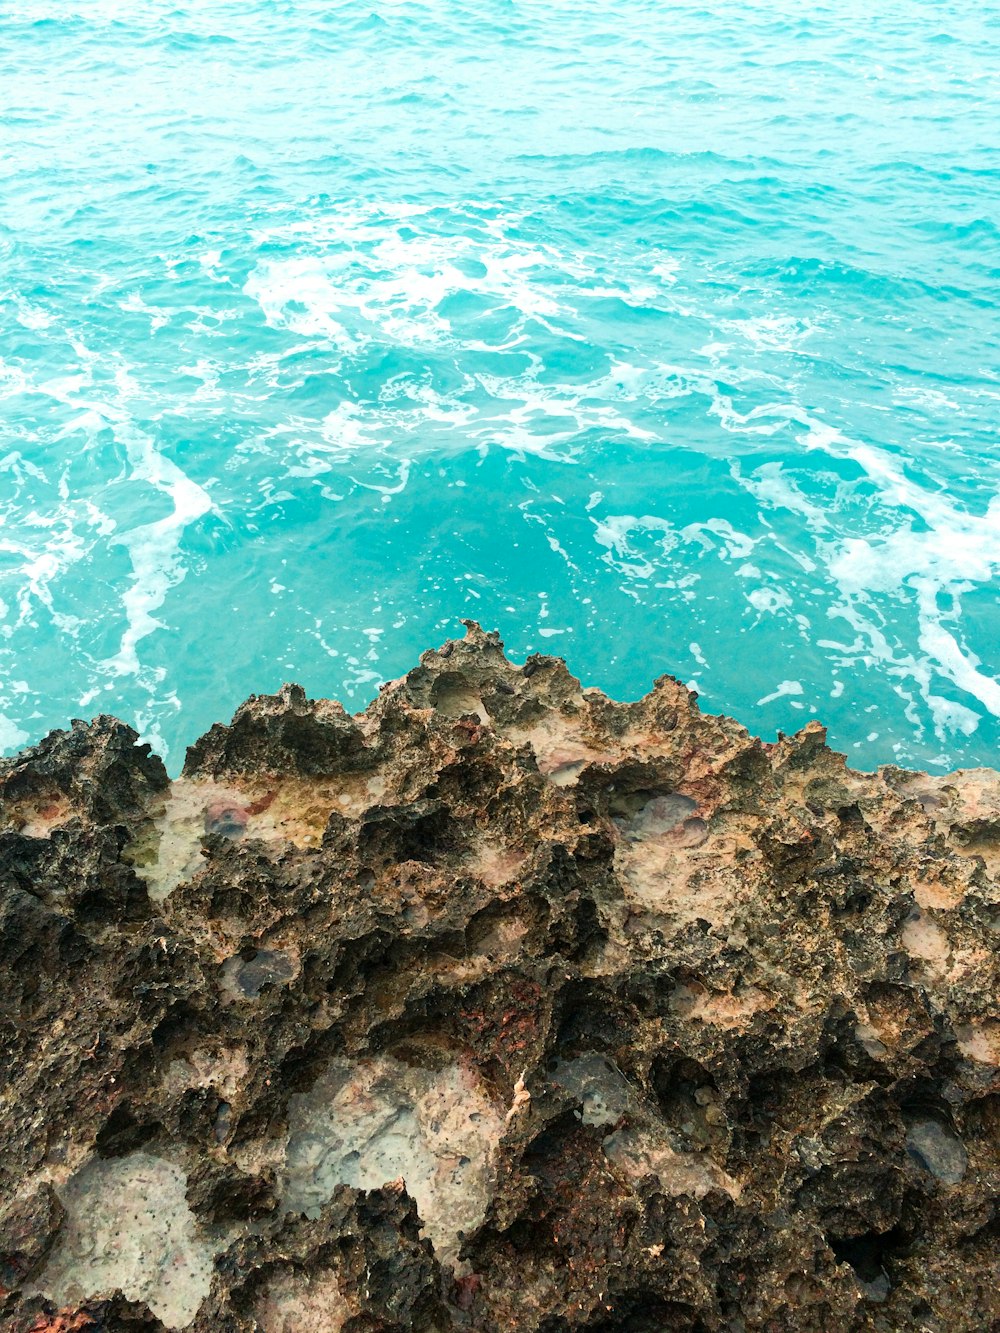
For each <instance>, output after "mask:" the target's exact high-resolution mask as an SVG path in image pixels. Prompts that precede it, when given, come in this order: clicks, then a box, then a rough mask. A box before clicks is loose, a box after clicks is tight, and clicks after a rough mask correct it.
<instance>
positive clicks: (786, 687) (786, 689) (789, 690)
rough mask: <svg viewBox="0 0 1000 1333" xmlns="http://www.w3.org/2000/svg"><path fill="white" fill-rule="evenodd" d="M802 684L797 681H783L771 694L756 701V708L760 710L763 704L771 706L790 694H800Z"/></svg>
mask: <svg viewBox="0 0 1000 1333" xmlns="http://www.w3.org/2000/svg"><path fill="white" fill-rule="evenodd" d="M802 692H803V690H802V682H801V681H799V680H783V681H781V682H780V683H779V684H778V686H777V688H776V689H775V690H774V691H773V693H771V694H765V695H764V697H763V699H758V700H757V707H758V708H762V707H763V706H764V704H773V703H774V701H775V699H784V698H786V697H787V696H788V695H791V694H802Z"/></svg>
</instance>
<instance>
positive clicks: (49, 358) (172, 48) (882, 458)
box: [0, 0, 1000, 772]
mask: <svg viewBox="0 0 1000 1333" xmlns="http://www.w3.org/2000/svg"><path fill="white" fill-rule="evenodd" d="M998 145H1000V5H998V4H997V3H995V2H994V0H985V3H982V2H980V3H975V4H973V3H971V0H961V2H959V3H954V4H948V3H936V4H930V3H919V2H918V3H913V0H909V2H908V3H905V4H904V3H901V2H899V0H887V2H886V3H883V4H880V5H877V6H871V5H862V4H860V3H857V2H856V0H836V2H834V3H822V4H820V3H816V4H807V3H795V2H794V0H776V2H775V3H767V4H764V3H757V2H756V0H733V2H732V3H727V4H725V5H713V6H706V5H704V4H692V3H678V4H666V3H662V2H660V3H654V2H653V0H620V2H619V3H616V4H614V5H611V4H608V3H606V0H580V2H579V3H576V4H572V5H570V4H567V3H562V2H560V0H557V2H555V3H553V2H552V0H549V2H548V3H541V2H540V0H476V2H475V3H464V2H461V0H455V2H454V3H450V2H447V0H429V2H428V3H417V2H411V0H395V2H391V0H375V3H345V2H344V0H240V2H239V3H235V0H198V2H197V3H193V2H191V0H187V2H182V3H177V2H176V0H146V3H144V4H142V5H139V4H136V3H134V0H128V2H126V0H8V2H7V3H6V4H4V5H3V7H2V9H0V429H2V435H0V750H2V752H4V753H10V752H12V751H13V750H16V749H17V748H18V747H20V746H23V745H25V744H28V743H30V742H33V741H35V740H37V739H38V738H39V737H40V736H42V735H43V734H44V733H45V732H46V731H48V730H49V729H50V728H53V727H58V726H65V725H66V724H67V723H68V721H69V719H70V718H73V717H84V718H89V717H91V716H93V715H95V714H97V713H100V712H111V713H115V714H117V715H118V716H120V717H122V718H123V719H125V720H127V721H129V722H131V723H133V724H134V725H135V726H136V727H137V728H138V729H139V731H140V733H141V734H142V735H143V737H144V738H145V739H147V740H149V741H150V742H151V743H152V744H153V746H154V747H155V748H156V749H157V750H158V751H159V752H160V753H161V754H162V755H164V757H165V759H166V761H167V764H168V767H169V768H170V770H171V771H172V772H176V771H177V770H178V769H179V767H180V764H181V763H182V761H183V756H184V747H185V745H186V744H188V743H190V742H191V741H193V740H194V739H195V738H196V737H197V736H198V735H199V734H200V733H201V732H202V731H204V730H205V729H206V728H207V727H208V726H209V725H210V724H211V723H212V722H213V721H217V720H222V719H227V718H228V717H229V715H230V714H231V712H232V710H233V709H234V708H235V706H236V705H237V704H238V703H239V702H240V701H241V700H242V699H243V698H244V697H245V696H247V695H248V694H250V693H251V692H265V691H271V690H274V689H275V688H277V687H278V686H279V685H280V683H281V682H282V681H284V680H296V681H298V682H300V683H301V684H302V685H303V686H305V688H306V689H307V690H308V691H309V692H310V693H311V694H313V695H324V696H332V697H335V698H339V699H340V700H341V701H342V702H343V703H344V704H345V705H346V706H347V707H348V708H350V709H352V710H356V709H360V708H362V707H363V706H364V705H365V704H366V703H367V701H368V700H369V699H370V698H371V697H372V696H373V695H374V694H375V693H376V692H377V688H378V685H379V683H380V682H382V681H384V680H387V679H390V678H392V677H394V676H397V675H399V674H400V673H402V672H403V671H405V670H407V669H408V668H409V667H410V666H412V665H414V664H415V663H416V660H417V656H418V654H419V653H420V652H421V651H422V650H423V649H425V648H428V647H431V646H435V645H437V644H439V643H440V642H441V641H443V640H444V639H445V638H448V637H453V636H455V635H456V634H461V633H462V629H461V625H460V620H461V618H463V617H471V618H475V619H477V620H479V621H480V622H481V623H483V624H484V625H485V626H486V627H488V628H496V629H499V630H500V632H501V635H502V637H503V638H504V641H505V643H506V645H507V648H508V651H509V652H510V653H511V655H512V656H513V657H514V658H515V659H517V660H521V659H523V657H524V656H525V655H526V654H528V653H530V652H546V653H557V654H559V655H562V656H565V657H566V659H567V660H568V662H569V665H570V668H571V670H573V671H574V672H575V674H577V675H579V676H580V677H581V679H582V680H583V682H584V683H585V684H587V685H597V686H600V687H601V688H602V689H604V690H606V691H608V692H609V693H611V694H613V695H615V696H616V697H618V698H624V699H629V698H636V697H638V696H639V695H641V694H642V693H644V692H645V691H646V690H647V689H648V688H649V686H650V684H651V683H652V680H653V679H654V678H655V677H656V676H658V675H660V674H662V673H664V672H669V673H671V674H673V675H676V676H678V677H679V678H680V679H682V680H684V681H685V682H687V683H688V684H690V685H691V686H692V688H694V689H696V690H697V691H698V692H699V695H700V697H701V702H702V705H703V707H704V708H705V709H707V710H708V711H711V712H727V713H730V714H732V715H734V716H735V717H737V718H738V719H740V721H742V722H743V723H745V724H746V725H747V726H748V727H750V728H751V729H752V730H754V731H755V732H757V733H759V734H761V735H763V736H764V737H765V738H767V739H773V738H774V737H775V735H776V733H777V731H778V730H779V729H780V730H784V731H786V732H789V731H794V730H797V729H798V728H799V727H801V726H802V725H804V724H805V723H806V722H807V721H809V720H810V719H812V718H817V719H819V720H821V721H823V722H825V723H826V724H827V725H828V726H829V729H830V740H831V743H832V744H834V745H835V746H836V747H837V748H839V749H842V750H843V751H845V752H846V753H847V755H848V758H849V762H850V763H851V764H852V765H854V766H856V767H861V768H871V767H874V766H876V765H878V764H881V763H899V764H905V765H915V766H920V767H927V768H930V769H933V770H941V769H947V768H951V767H955V766H969V765H977V764H991V765H996V764H998V762H1000V683H998V680H997V672H998V668H1000V607H998V597H997V591H998V590H997V575H998V572H1000V455H998V450H997V422H998V409H1000V336H998V335H1000V315H998V302H997V297H998V289H1000V225H998V219H1000V207H998V205H1000V175H998V171H1000V147H998Z"/></svg>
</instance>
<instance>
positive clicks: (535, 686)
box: [0, 624, 1000, 1333]
mask: <svg viewBox="0 0 1000 1333" xmlns="http://www.w3.org/2000/svg"><path fill="white" fill-rule="evenodd" d="M998 869H1000V777H998V775H997V774H996V773H994V772H992V771H986V770H976V771H968V772H960V773H953V774H950V775H948V776H946V777H928V776H927V775H925V774H922V773H912V772H905V771H903V770H900V769H896V768H885V769H882V770H881V771H879V772H878V773H875V774H863V773H856V772H852V771H851V770H850V769H849V768H847V767H846V766H845V763H844V760H843V758H842V756H840V755H837V754H834V753H833V752H831V751H830V750H829V749H828V748H827V746H826V744H825V737H824V732H823V729H822V728H821V727H819V726H817V725H816V724H810V725H809V726H807V727H806V728H805V729H804V730H803V731H801V732H800V733H799V734H798V735H796V736H793V737H790V738H782V739H780V740H779V741H778V742H777V743H776V744H765V743H763V742H761V741H760V740H757V739H755V738H754V737H752V736H750V735H749V734H748V733H747V732H746V730H745V729H744V728H743V727H741V726H739V725H738V724H737V723H735V722H733V721H731V720H730V719H728V718H724V717H711V716H707V715H706V714H704V713H702V712H701V711H700V710H699V708H698V706H697V702H696V697H695V696H694V695H693V694H692V693H691V692H690V691H688V690H687V689H686V688H685V687H684V686H683V685H681V684H679V683H678V682H677V681H675V680H673V679H671V678H670V677H663V678H662V679H661V680H659V681H657V683H656V685H655V686H654V688H653V690H652V691H651V693H650V694H649V695H647V696H646V698H644V699H641V700H640V701H638V702H637V703H631V704H618V703H614V702H612V701H611V700H609V699H607V698H606V697H605V696H604V695H603V694H601V693H600V692H599V691H597V690H592V689H581V687H580V685H579V682H578V681H577V680H575V679H574V678H573V677H572V676H571V675H570V674H569V672H568V670H567V669H566V666H565V665H564V664H563V662H562V661H560V660H559V659H556V658H551V657H540V656H536V657H532V658H529V660H528V661H527V662H526V663H525V664H524V666H520V667H519V666H515V665H513V664H512V663H511V662H509V661H508V660H507V659H506V657H505V656H504V653H503V648H502V645H501V643H500V641H499V639H498V638H497V637H496V636H495V635H491V634H486V633H484V632H483V631H482V630H481V629H480V628H479V627H478V626H476V625H473V624H470V625H469V629H468V634H467V636H466V638H465V639H464V640H461V641H457V642H452V643H447V644H445V645H444V647H443V648H442V649H440V651H437V652H430V653H426V654H425V655H424V656H423V658H422V659H421V663H420V665H419V667H417V668H416V669H415V670H413V671H411V672H410V673H409V674H408V675H407V676H405V677H404V678H402V679H401V680H398V681H394V682H392V683H391V684H389V685H388V686H386V687H385V688H384V689H383V691H382V692H381V694H380V696H379V698H378V699H376V700H375V701H374V702H373V703H372V704H371V706H370V707H369V708H368V709H367V710H366V711H365V712H364V713H363V714H360V715H359V716H357V717H351V716H349V715H348V714H347V713H345V711H344V710H343V709H342V708H341V707H340V706H339V705H338V704H335V703H331V702H329V701H312V700H309V699H307V698H306V697H305V695H304V693H303V692H302V690H300V689H299V688H298V687H296V686H286V687H285V688H284V689H283V690H282V691H281V693H280V694H278V695H276V696H273V697H272V696H255V697H253V698H251V699H250V700H248V702H247V703H245V704H244V705H243V706H242V707H241V708H240V709H239V710H238V711H237V713H236V716H235V717H234V718H233V721H232V723H231V724H230V725H228V726H221V725H220V726H215V727H213V728H212V729H211V731H210V732H209V733H208V734H207V735H206V736H205V737H203V738H202V739H201V740H200V741H199V742H198V743H197V744H195V745H194V746H192V747H191V749H190V750H189V752H188V756H187V762H186V764H185V768H184V772H183V775H182V776H181V777H180V778H178V779H177V780H175V781H173V782H171V781H170V780H169V779H168V777H167V774H166V772H165V771H164V768H163V765H162V764H161V763H160V761H159V760H158V759H157V758H156V757H155V756H154V755H152V754H150V752H149V747H148V746H144V745H139V744H138V743H137V737H136V735H135V733H134V732H133V731H132V730H131V729H130V728H128V727H126V726H124V725H123V724H122V723H120V722H117V721H115V720H114V719H113V718H109V717H101V718H98V719H97V720H96V721H95V722H93V723H91V724H90V725H85V724H83V723H74V724H73V727H72V729H71V730H69V731H65V732H55V733H53V734H52V735H50V736H49V737H47V738H46V739H45V740H44V741H42V742H41V743H40V744H39V745H37V746H35V747H34V748H33V749H30V750H27V751H25V752H24V753H23V754H21V755H19V756H17V757H16V758H13V759H6V760H0V1052H2V1056H0V1071H2V1073H0V1078H2V1080H3V1102H2V1105H3V1114H2V1116H0V1327H2V1328H3V1329H5V1330H11V1333H27V1331H28V1330H35V1331H36V1333H40V1331H41V1330H53V1331H55V1330H67V1331H68V1330H77V1329H80V1330H83V1329H106V1330H108V1331H109V1333H119V1331H124V1330H130V1331H135V1333H138V1331H139V1330H162V1329H164V1328H168V1329H180V1328H188V1329H191V1330H193V1331H194V1333H202V1331H203V1330H204V1331H206V1333H207V1331H208V1330H213V1331H214V1330H224V1331H226V1333H249V1331H250V1330H255V1329H256V1330H264V1331H265V1333H293V1331H297V1330H303V1331H305V1330H309V1333H313V1331H314V1330H331V1331H333V1333H337V1331H338V1330H343V1331H344V1333H362V1331H364V1333H375V1331H376V1330H385V1331H386V1333H388V1331H389V1330H416V1331H417V1333H432V1331H436V1333H450V1331H451V1330H482V1331H483V1333H493V1331H494V1330H505V1329H519V1330H522V1329H523V1330H538V1333H569V1330H584V1329H586V1330H589V1331H590V1333H598V1331H600V1333H611V1331H612V1330H634V1331H635V1333H639V1331H640V1330H642V1331H645V1330H649V1331H650V1333H653V1331H654V1330H655V1331H656V1333H659V1331H660V1330H674V1329H676V1330H692V1333H693V1331H695V1330H702V1331H703V1333H708V1331H709V1330H727V1331H729V1333H741V1331H747V1333H749V1330H768V1331H771V1330H817V1333H819V1331H822V1333H835V1330H885V1331H886V1333H889V1331H890V1330H892V1331H893V1333H895V1331H896V1330H904V1329H913V1330H930V1331H932V1333H958V1331H960V1330H984V1329H991V1328H1000V1295H998V1289H997V1281H996V1258H995V1255H996V1247H997V1240H998V1236H1000V1211H998V1204H997V1197H998V1191H1000V1012H998V1008H997V1000H996V997H997V992H998V959H1000V949H998V944H1000V936H998V930H1000V888H998V881H997V874H998Z"/></svg>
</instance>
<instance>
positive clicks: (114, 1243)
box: [39, 1152, 216, 1328]
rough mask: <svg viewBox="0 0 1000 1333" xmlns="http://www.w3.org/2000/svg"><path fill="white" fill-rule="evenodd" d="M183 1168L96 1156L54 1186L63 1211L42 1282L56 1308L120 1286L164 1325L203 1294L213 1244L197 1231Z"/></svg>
mask: <svg viewBox="0 0 1000 1333" xmlns="http://www.w3.org/2000/svg"><path fill="white" fill-rule="evenodd" d="M186 1189H187V1177H186V1176H185V1174H184V1172H183V1171H182V1170H181V1169H180V1167H178V1166H175V1165H174V1164H173V1163H172V1162H167V1161H165V1160H164V1159H163V1158H160V1157H152V1156H150V1155H149V1154H148V1153H142V1152H137V1153H132V1154H131V1155H130V1156H128V1157H118V1158H114V1159H111V1160H107V1161H105V1160H103V1159H101V1158H95V1159H94V1160H93V1161H91V1162H88V1164H87V1165H86V1166H85V1167H83V1169H82V1170H80V1171H78V1172H77V1173H76V1175H74V1176H73V1177H72V1178H71V1179H70V1180H69V1181H68V1183H67V1184H66V1185H64V1186H63V1187H62V1188H61V1189H60V1190H59V1195H60V1198H61V1199H62V1202H63V1205H64V1206H65V1208H66V1220H65V1222H64V1223H63V1227H62V1230H61V1232H60V1233H59V1239H58V1241H57V1242H56V1248H55V1250H54V1251H53V1253H52V1256H51V1257H50V1259H49V1262H48V1265H47V1267H46V1269H45V1271H44V1273H43V1274H42V1277H41V1279H40V1282H39V1285H40V1288H41V1290H42V1291H43V1292H44V1293H45V1295H47V1296H49V1297H50V1298H51V1299H52V1300H54V1301H56V1302H57V1303H58V1304H60V1305H71V1304H75V1303H78V1302H80V1301H84V1300H87V1299H88V1298H89V1297H99V1296H110V1295H111V1294H112V1292H114V1291H115V1290H116V1289H117V1288H119V1287H120V1288H121V1289H122V1291H123V1292H124V1293H125V1295H126V1296H128V1297H129V1298H131V1299H132V1300H137V1301H145V1302H146V1303H147V1304H148V1306H149V1308H150V1309H151V1310H152V1312H153V1314H155V1315H157V1316H158V1317H159V1318H160V1319H162V1320H163V1322H164V1324H166V1326H167V1327H168V1328H184V1327H185V1326H186V1325H187V1324H189V1323H190V1322H191V1321H192V1320H193V1319H194V1317H195V1315H196V1314H197V1312H198V1307H199V1306H200V1305H201V1303H202V1301H203V1300H204V1299H205V1297H206V1296H207V1295H208V1291H209V1287H210V1285H211V1281H212V1265H213V1260H214V1257H215V1252H216V1246H215V1245H214V1244H213V1243H212V1242H211V1241H208V1240H206V1239H204V1238H203V1237H201V1236H200V1235H199V1233H198V1230H197V1227H196V1224H195V1218H194V1214H193V1213H192V1212H191V1210H190V1208H189V1207H188V1204H187V1199H186V1197H185V1191H186Z"/></svg>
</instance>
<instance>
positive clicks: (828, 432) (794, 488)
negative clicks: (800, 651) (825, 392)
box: [733, 404, 1000, 739]
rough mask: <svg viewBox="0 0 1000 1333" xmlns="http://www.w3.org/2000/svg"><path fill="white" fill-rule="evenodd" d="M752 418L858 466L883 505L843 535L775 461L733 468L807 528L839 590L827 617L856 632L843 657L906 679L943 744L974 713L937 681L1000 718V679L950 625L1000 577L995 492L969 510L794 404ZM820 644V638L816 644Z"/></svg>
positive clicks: (830, 512) (833, 514) (966, 730)
mask: <svg viewBox="0 0 1000 1333" xmlns="http://www.w3.org/2000/svg"><path fill="white" fill-rule="evenodd" d="M757 412H758V414H759V415H760V416H762V417H765V418H767V417H770V418H773V419H777V420H779V421H783V422H789V423H794V424H796V425H799V426H801V427H804V431H803V433H802V434H801V435H800V436H799V442H800V443H801V444H802V445H803V446H804V447H805V448H806V449H808V450H809V451H810V452H812V453H825V454H827V455H829V456H830V457H832V458H836V459H843V460H848V461H850V462H852V463H854V464H855V465H857V466H858V467H859V468H860V469H861V471H862V472H863V474H864V476H865V477H866V478H867V479H868V480H869V481H870V482H872V483H874V485H875V486H876V487H877V493H878V504H879V508H880V510H881V511H882V513H883V514H884V515H885V517H886V518H887V519H888V520H889V522H888V523H887V524H886V525H885V526H884V528H883V530H882V531H880V532H878V533H877V534H876V535H865V536H857V535H854V534H851V533H844V534H841V533H839V532H838V531H837V529H836V518H837V510H836V507H830V506H827V507H825V508H822V509H821V508H820V507H819V506H818V505H817V504H815V503H814V502H813V501H811V500H810V499H808V498H807V497H806V496H805V495H804V494H803V492H802V490H801V489H800V487H799V486H798V485H797V483H796V481H795V479H794V476H793V474H791V473H790V472H789V471H786V469H785V468H783V467H782V465H781V464H780V463H768V464H765V465H764V466H762V467H760V468H757V469H756V470H755V471H754V472H753V473H751V474H749V475H743V474H742V472H741V470H740V468H739V466H738V465H735V466H734V468H733V475H734V477H735V478H736V479H737V481H739V482H740V484H741V485H742V486H744V487H745V489H746V490H748V491H750V492H751V493H752V494H753V495H754V496H755V497H756V498H757V500H758V501H759V502H760V503H761V504H763V505H765V506H770V507H774V508H781V509H785V510H789V511H791V512H794V513H797V514H799V515H800V516H801V517H802V518H803V519H804V520H805V522H806V525H807V527H808V528H809V529H810V530H811V531H812V533H813V535H814V539H815V549H816V553H817V554H818V556H819V560H820V564H821V566H822V567H825V572H826V573H827V575H828V576H829V578H830V579H831V581H832V582H833V583H834V585H835V586H836V587H837V589H838V591H839V593H840V600H839V601H838V602H837V603H835V604H834V605H833V606H832V607H831V608H830V611H829V614H830V615H831V616H832V617H834V618H839V619H842V620H844V621H846V622H847V623H848V624H850V625H851V626H852V627H853V628H854V629H855V631H856V632H857V635H858V638H857V639H856V640H855V643H854V644H853V645H850V646H846V645H840V646H839V647H840V648H841V650H842V651H843V652H845V654H846V653H861V654H862V655H863V656H867V657H868V659H869V660H870V661H872V662H880V663H882V664H884V665H886V666H888V667H889V668H891V670H892V671H893V673H894V674H897V675H899V674H903V675H906V676H909V677H910V678H911V679H912V680H913V681H914V683H915V685H916V687H917V690H918V693H919V695H920V697H921V698H922V699H923V702H924V704H925V706H926V708H927V709H928V712H929V713H930V716H931V720H932V723H933V725H934V728H935V730H936V732H937V734H938V736H939V738H940V739H945V738H946V737H947V735H948V734H949V733H954V732H958V733H960V734H963V735H969V734H971V732H972V731H973V730H974V729H975V727H976V725H977V722H978V718H979V714H977V713H976V712H975V710H974V709H972V708H971V707H969V706H968V705H967V704H962V703H959V702H958V701H955V700H949V699H946V698H944V697H943V696H942V695H941V694H940V692H939V690H938V689H937V688H935V686H934V680H935V677H939V678H941V679H944V680H946V681H948V682H950V683H951V684H952V685H953V686H954V687H956V688H957V689H958V690H960V691H962V692H964V693H965V694H967V695H968V696H969V697H970V698H971V699H972V700H974V701H975V702H976V703H977V704H979V705H981V706H982V707H983V708H984V709H986V710H987V711H988V712H989V713H991V714H992V715H993V716H996V717H1000V682H998V680H997V679H996V677H995V676H993V675H991V674H989V673H987V672H986V671H983V670H981V667H982V662H981V659H980V657H979V656H978V655H977V653H976V652H975V650H974V649H973V648H972V647H971V646H970V645H969V644H968V643H966V642H964V641H963V640H962V638H961V637H960V636H959V634H958V633H957V632H955V630H953V628H952V627H951V625H957V624H958V623H960V618H961V598H962V596H963V594H965V593H967V592H969V591H971V590H972V589H973V588H976V587H991V586H992V585H993V584H994V582H995V580H996V578H997V576H998V574H1000V494H997V495H994V496H993V497H992V498H991V500H990V501H989V503H988V504H987V505H986V506H985V508H984V509H983V510H982V511H981V512H978V513H977V512H973V511H972V510H970V509H968V508H967V507H964V506H962V505H960V504H959V503H958V502H957V501H955V500H954V499H953V498H951V496H950V495H949V493H948V491H947V488H946V487H945V486H944V485H943V484H941V485H939V484H934V483H931V484H930V485H925V484H922V483H921V482H919V481H917V480H916V479H915V478H914V477H913V476H912V475H911V474H910V473H909V472H908V471H907V463H906V460H905V459H903V458H900V457H899V456H897V455H895V454H893V453H891V452H889V451H888V450H887V449H885V448H879V447H876V446H875V445H872V444H868V443H864V442H861V441H857V440H852V439H850V438H849V437H847V436H846V435H844V434H843V433H842V432H841V431H839V430H838V429H837V428H836V427H833V426H831V425H830V424H829V423H827V422H824V421H821V420H819V419H817V418H815V417H813V416H812V415H810V414H809V413H808V412H805V411H804V410H802V409H801V408H799V407H797V406H794V405H788V404H769V405H767V406H766V407H765V408H759V409H757ZM887 597H888V598H892V599H893V600H894V601H896V602H899V603H904V604H905V603H908V604H909V605H910V606H912V607H913V610H914V613H915V616H916V621H917V644H916V647H917V651H910V652H907V651H905V650H902V649H901V648H900V647H898V646H897V645H894V644H892V643H890V641H889V638H888V636H887V635H886V633H885V631H884V629H883V626H882V622H883V616H882V613H881V611H880V609H879V602H880V601H881V600H882V599H884V598H887ZM948 622H951V624H949V623H948ZM825 642H826V641H823V640H820V641H819V643H820V646H823V645H824V643H825ZM862 645H866V647H867V652H865V648H863V647H862ZM827 646H831V647H833V646H836V645H832V644H827Z"/></svg>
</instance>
